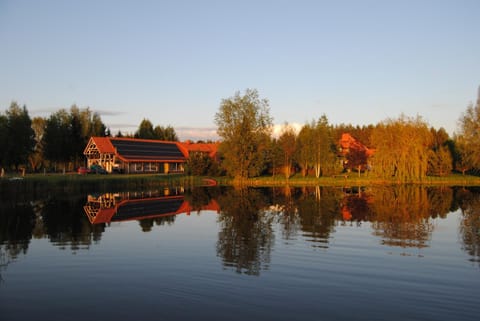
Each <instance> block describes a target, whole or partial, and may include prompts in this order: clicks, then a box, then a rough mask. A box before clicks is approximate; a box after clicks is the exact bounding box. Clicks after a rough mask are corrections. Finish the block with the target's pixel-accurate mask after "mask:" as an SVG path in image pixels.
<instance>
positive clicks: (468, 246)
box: [457, 189, 480, 264]
mask: <svg viewBox="0 0 480 321" xmlns="http://www.w3.org/2000/svg"><path fill="white" fill-rule="evenodd" d="M457 199H458V201H459V206H460V208H461V211H462V221H461V222H460V235H461V239H462V244H463V245H462V249H463V250H465V251H466V252H467V253H468V254H469V255H470V256H471V259H470V260H471V261H472V262H477V263H479V264H480V193H479V191H478V190H471V189H470V190H467V189H461V190H459V191H458V192H457Z"/></svg>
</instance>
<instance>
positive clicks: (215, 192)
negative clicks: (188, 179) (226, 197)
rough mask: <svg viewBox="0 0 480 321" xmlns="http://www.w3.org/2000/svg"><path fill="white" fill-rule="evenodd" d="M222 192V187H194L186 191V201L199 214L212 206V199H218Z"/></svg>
mask: <svg viewBox="0 0 480 321" xmlns="http://www.w3.org/2000/svg"><path fill="white" fill-rule="evenodd" d="M222 190H223V189H222V188H221V187H193V188H191V189H187V190H186V191H185V200H186V201H187V202H188V203H189V204H190V206H191V208H192V210H193V211H196V212H199V211H201V210H202V208H203V207H205V206H207V205H208V204H210V202H211V201H212V199H217V198H218V196H219V195H220V194H221V193H222Z"/></svg>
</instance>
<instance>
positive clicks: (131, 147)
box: [111, 138, 185, 161]
mask: <svg viewBox="0 0 480 321" xmlns="http://www.w3.org/2000/svg"><path fill="white" fill-rule="evenodd" d="M111 142H112V145H113V146H114V147H115V149H116V150H117V153H118V154H119V155H120V156H122V157H124V158H126V159H139V160H152V161H153V160H158V159H161V160H184V159H185V156H184V155H183V153H182V152H181V151H180V149H179V148H178V146H177V144H175V143H168V142H162V141H158V142H156V141H145V140H123V139H114V138H112V139H111Z"/></svg>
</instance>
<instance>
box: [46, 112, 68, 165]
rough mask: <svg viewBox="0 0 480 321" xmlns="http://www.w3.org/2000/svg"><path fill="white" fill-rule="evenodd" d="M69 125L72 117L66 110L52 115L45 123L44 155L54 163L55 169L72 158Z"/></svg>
mask: <svg viewBox="0 0 480 321" xmlns="http://www.w3.org/2000/svg"><path fill="white" fill-rule="evenodd" d="M69 123H70V117H69V115H68V113H67V111H66V110H65V109H61V110H59V111H57V112H56V113H53V114H52V115H50V117H49V118H48V119H47V120H46V123H45V133H44V135H43V154H44V157H45V158H46V159H48V160H50V161H52V162H53V163H54V165H55V168H56V165H57V163H59V162H60V163H64V165H65V163H66V162H68V160H69V159H70V156H71V150H72V149H71V142H70V139H69V137H70V133H69ZM64 168H65V166H64Z"/></svg>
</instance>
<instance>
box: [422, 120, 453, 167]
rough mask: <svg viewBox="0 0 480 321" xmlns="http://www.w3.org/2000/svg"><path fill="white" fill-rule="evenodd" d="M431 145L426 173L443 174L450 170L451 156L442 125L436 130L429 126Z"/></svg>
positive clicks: (448, 141) (446, 135) (448, 140)
mask: <svg viewBox="0 0 480 321" xmlns="http://www.w3.org/2000/svg"><path fill="white" fill-rule="evenodd" d="M430 133H431V134H432V145H431V150H430V152H429V159H428V170H427V173H428V175H439V176H445V175H448V174H450V173H451V172H452V169H453V158H452V152H451V144H450V138H449V136H448V133H447V132H446V131H445V129H444V128H443V127H442V128H440V129H438V130H436V129H435V128H433V127H432V128H430Z"/></svg>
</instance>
